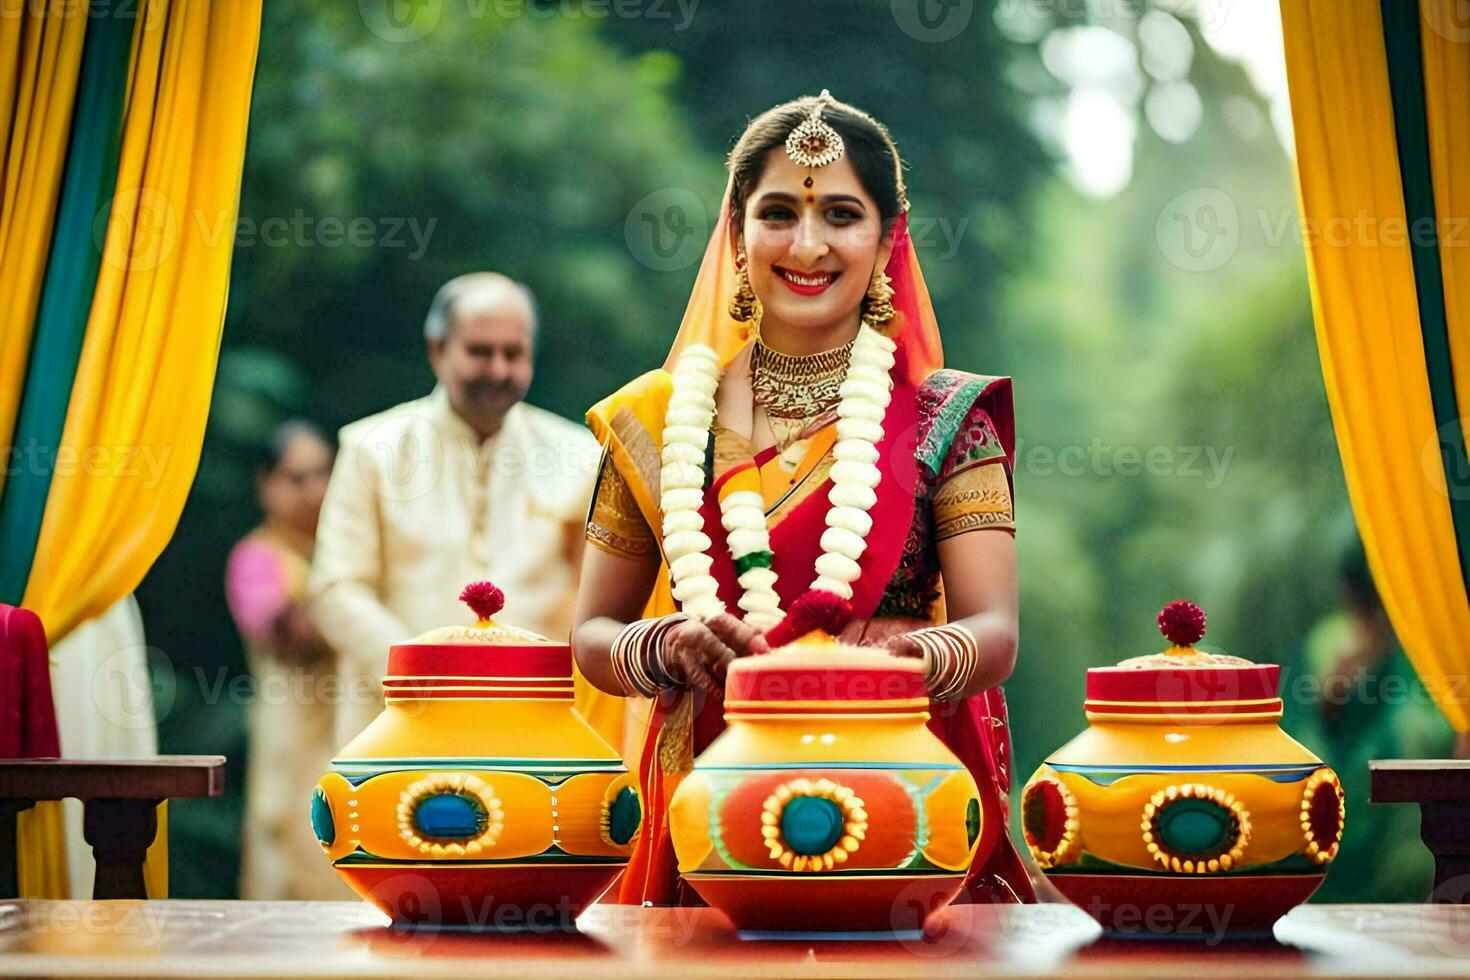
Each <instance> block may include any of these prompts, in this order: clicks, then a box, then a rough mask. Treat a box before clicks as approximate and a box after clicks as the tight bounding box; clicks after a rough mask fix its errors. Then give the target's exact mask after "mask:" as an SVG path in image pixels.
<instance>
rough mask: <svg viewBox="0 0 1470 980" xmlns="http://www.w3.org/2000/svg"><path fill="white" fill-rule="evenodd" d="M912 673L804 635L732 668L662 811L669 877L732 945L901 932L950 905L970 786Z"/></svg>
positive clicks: (962, 854) (959, 869) (960, 871)
mask: <svg viewBox="0 0 1470 980" xmlns="http://www.w3.org/2000/svg"><path fill="white" fill-rule="evenodd" d="M928 718H929V698H928V694H927V691H926V689H925V686H924V678H923V674H922V667H921V665H920V663H919V662H918V661H916V660H906V659H900V658H896V657H891V656H889V655H887V654H884V653H880V652H877V651H873V650H862V649H856V648H852V647H844V646H839V645H838V644H837V643H836V642H835V641H833V640H832V638H831V637H830V636H827V635H826V634H824V633H822V634H812V635H809V636H808V637H806V638H804V639H803V640H801V641H798V642H797V643H794V644H792V645H790V646H787V647H784V648H782V649H781V650H778V651H776V652H774V653H770V654H766V655H763V656H757V657H748V658H744V659H741V660H738V661H736V662H735V663H733V664H732V665H731V666H730V670H729V674H728V677H727V680H726V688H725V721H726V724H727V726H728V727H727V728H726V729H725V731H724V732H723V733H722V734H721V735H720V736H719V737H718V738H716V739H715V741H714V742H712V743H711V744H710V746H709V748H708V749H706V750H705V751H704V752H703V753H702V754H701V755H700V756H699V758H698V759H697V760H695V763H694V769H693V772H691V773H690V774H689V775H688V776H687V777H685V778H684V780H683V781H682V782H681V783H680V785H679V788H678V790H677V792H675V794H674V796H673V799H672V800H671V801H670V824H671V827H672V833H673V840H674V849H675V852H676V853H677V855H678V859H679V871H680V872H681V873H682V874H683V876H684V878H685V880H687V881H688V882H689V883H690V884H691V885H692V886H693V887H694V888H695V890H696V891H698V892H699V894H700V895H701V896H703V898H704V899H705V900H706V901H708V902H709V903H710V904H711V905H713V906H715V907H716V908H718V909H720V910H721V911H722V912H724V913H725V914H726V915H728V916H729V917H730V919H731V920H733V921H734V923H735V925H736V926H737V927H738V928H739V929H741V930H742V931H743V932H745V933H747V934H749V933H752V932H765V931H773V932H786V931H793V930H794V931H801V932H841V933H852V932H872V931H882V932H908V931H913V930H918V929H921V928H922V926H923V923H924V921H925V920H926V919H927V918H928V917H929V915H931V914H932V913H933V912H935V911H937V910H938V909H940V908H943V907H944V906H945V905H947V904H948V903H949V902H950V900H951V899H953V898H954V897H955V895H956V894H957V893H958V892H959V890H960V887H961V884H962V883H963V881H964V877H965V872H966V870H967V869H968V868H969V866H970V862H971V860H972V859H973V857H974V855H975V850H976V847H977V844H978V841H979V840H980V822H981V819H982V818H981V816H980V814H981V807H980V800H979V793H978V791H977V790H976V786H975V781H974V779H972V778H971V776H970V773H969V771H968V770H966V769H965V767H964V765H963V764H962V763H961V762H960V760H959V759H958V758H956V757H955V755H954V754H953V753H951V752H950V750H949V749H948V748H946V747H945V745H944V744H943V743H942V742H941V741H940V740H939V739H938V738H937V737H935V736H934V735H933V733H931V732H930V731H929V730H928V728H926V727H925V722H926V721H927V720H928Z"/></svg>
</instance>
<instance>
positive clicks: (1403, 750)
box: [1284, 534, 1454, 902]
mask: <svg viewBox="0 0 1470 980" xmlns="http://www.w3.org/2000/svg"><path fill="white" fill-rule="evenodd" d="M1337 578H1338V588H1339V595H1340V599H1339V601H1340V603H1341V605H1340V607H1339V608H1338V609H1336V610H1334V611H1332V612H1330V613H1328V614H1327V615H1326V616H1323V617H1322V618H1321V619H1320V620H1318V621H1317V623H1316V624H1315V625H1313V627H1312V629H1311V630H1310V631H1309V632H1308V634H1307V638H1306V640H1305V642H1304V650H1303V658H1302V666H1303V669H1304V671H1305V677H1299V678H1297V679H1295V680H1293V681H1291V682H1289V683H1287V684H1286V685H1284V687H1285V699H1286V704H1287V711H1288V717H1287V720H1286V722H1285V723H1284V724H1285V727H1286V730H1287V731H1289V732H1291V733H1292V734H1293V735H1296V736H1297V737H1298V738H1300V739H1301V740H1302V741H1303V742H1305V743H1306V744H1307V745H1308V746H1309V747H1310V748H1312V749H1313V750H1314V751H1316V752H1317V753H1318V754H1319V755H1321V756H1322V758H1323V759H1324V760H1326V762H1327V763H1328V764H1329V765H1331V766H1332V768H1333V769H1335V770H1337V774H1338V777H1339V779H1341V781H1342V788H1343V792H1344V794H1345V796H1346V800H1347V822H1346V827H1347V832H1346V833H1345V834H1344V835H1343V839H1342V844H1341V847H1340V849H1339V850H1338V854H1337V858H1336V860H1335V861H1334V862H1333V873H1332V874H1330V875H1328V876H1327V881H1326V883H1324V884H1323V886H1322V888H1321V889H1320V890H1319V891H1318V892H1317V894H1316V896H1315V899H1314V900H1315V901H1319V902H1342V901H1356V900H1361V896H1363V895H1371V896H1372V897H1373V900H1374V901H1379V902H1422V901H1424V900H1425V895H1426V894H1427V892H1428V890H1429V887H1430V882H1431V881H1432V880H1433V870H1434V860H1433V858H1432V857H1431V855H1430V853H1429V851H1428V850H1426V849H1425V847H1424V845H1423V844H1422V843H1420V840H1419V813H1418V808H1417V807H1410V806H1370V805H1369V804H1368V797H1369V791H1368V789H1369V788H1368V779H1369V774H1368V763H1369V761H1371V760H1373V759H1436V758H1446V757H1448V756H1449V755H1450V753H1451V750H1452V747H1453V741H1454V733H1453V731H1452V730H1451V728H1450V725H1449V722H1448V721H1446V720H1445V718H1444V716H1443V715H1442V714H1441V713H1440V711H1439V709H1438V708H1437V707H1435V705H1434V702H1433V700H1432V698H1431V697H1430V695H1429V692H1428V691H1427V690H1426V689H1425V687H1424V685H1423V684H1422V683H1420V681H1419V678H1418V675H1417V674H1416V673H1415V672H1414V667H1413V665H1412V664H1410V663H1409V658H1408V656H1407V655H1406V654H1405V653H1404V649H1403V647H1402V646H1401V645H1400V644H1399V642H1398V639H1397V637H1395V636H1394V632H1393V626H1392V625H1391V624H1390V623H1389V621H1388V613H1387V612H1385V610H1384V608H1383V603H1382V602H1381V601H1380V599H1379V597H1378V589H1377V588H1376V587H1375V586H1374V584H1373V576H1372V574H1371V573H1370V572H1369V570H1368V559H1367V556H1366V555H1365V554H1364V551H1363V546H1362V544H1361V543H1360V542H1359V541H1358V539H1357V536H1356V534H1354V535H1353V536H1352V539H1351V541H1350V542H1349V543H1347V544H1346V545H1344V546H1343V549H1342V557H1341V559H1340V560H1339V564H1338V570H1337Z"/></svg>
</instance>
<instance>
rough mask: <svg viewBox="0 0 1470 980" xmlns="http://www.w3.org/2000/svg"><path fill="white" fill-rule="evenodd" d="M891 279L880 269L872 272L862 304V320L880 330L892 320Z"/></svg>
mask: <svg viewBox="0 0 1470 980" xmlns="http://www.w3.org/2000/svg"><path fill="white" fill-rule="evenodd" d="M892 282H893V280H892V279H890V278H888V273H886V272H884V271H883V270H882V269H875V270H874V271H873V279H872V281H871V282H869V283H868V295H867V298H866V300H865V301H864V303H863V319H865V320H867V321H868V322H869V323H871V324H872V325H873V326H874V327H877V328H879V329H882V328H883V327H884V326H886V325H887V324H888V323H889V321H891V320H892V319H893V314H894V309H893V286H892V285H891V283H892Z"/></svg>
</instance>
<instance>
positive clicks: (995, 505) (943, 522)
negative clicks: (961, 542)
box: [933, 458, 1016, 541]
mask: <svg viewBox="0 0 1470 980" xmlns="http://www.w3.org/2000/svg"><path fill="white" fill-rule="evenodd" d="M933 509H934V537H935V540H937V541H943V540H944V539H945V538H952V537H954V536H955V535H956V534H964V533H965V532H966V531H976V530H980V529H982V528H999V529H1001V530H1003V531H1010V532H1011V533H1012V534H1014V533H1015V531H1016V513H1015V505H1014V503H1013V501H1012V498H1011V480H1010V476H1009V474H1007V473H1006V463H1005V460H1004V459H1003V458H998V459H993V460H988V461H986V462H984V463H981V464H978V465H973V466H967V467H964V468H963V469H960V470H958V471H957V472H955V473H952V474H950V475H949V476H948V477H946V478H945V480H944V481H943V482H942V483H940V484H939V489H938V490H937V491H936V492H935V494H934V503H933Z"/></svg>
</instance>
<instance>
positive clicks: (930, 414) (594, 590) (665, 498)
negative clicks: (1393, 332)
mask: <svg viewBox="0 0 1470 980" xmlns="http://www.w3.org/2000/svg"><path fill="white" fill-rule="evenodd" d="M729 171H730V179H729V184H728V185H727V188H726V192H725V200H724V204H723V206H722V208H721V217H720V221H719V223H718V226H717V227H716V229H715V233H714V235H713V236H712V238H711V240H710V243H709V246H708V248H707V249H706V252H705V256H704V261H703V264H702V265H701V267H700V271H699V277H698V280H697V281H696V283H695V286H694V292H693V294H692V295H691V297H690V300H689V306H688V308H687V310H686V311H685V314H684V320H683V323H682V325H681V326H680V329H679V334H678V336H677V337H676V338H675V340H674V345H673V349H672V350H671V352H670V354H669V359H668V361H667V363H666V365H665V369H663V370H658V371H652V372H650V373H648V374H645V375H643V376H642V377H640V378H637V379H636V380H634V381H632V382H631V383H629V384H628V385H626V386H624V387H623V388H622V389H620V390H619V391H617V392H616V393H615V394H613V395H611V396H609V397H608V398H606V399H604V400H603V401H601V402H599V403H598V404H597V405H595V406H594V407H593V408H592V409H591V410H590V411H589V412H588V416H587V418H588V422H589V424H590V425H591V426H592V429H593V431H594V432H595V433H596V434H597V436H598V438H599V439H600V440H601V442H602V444H603V446H604V447H605V452H604V456H603V462H602V466H601V471H600V474H599V477H598V486H597V492H596V497H595V500H594V503H593V508H592V513H591V517H590V520H589V522H588V527H587V537H588V539H589V540H590V541H591V542H592V543H593V544H594V545H595V546H596V547H595V548H593V549H589V551H588V554H587V558H586V564H585V566H584V568H583V574H582V589H581V593H580V595H579V598H578V608H577V615H576V624H577V625H576V627H575V629H574V632H573V637H572V642H573V647H574V650H575V654H576V658H577V664H578V666H579V667H580V669H581V671H582V673H583V674H584V675H585V676H586V678H587V679H588V680H590V681H591V682H592V683H593V684H594V685H595V686H596V687H598V688H600V689H601V690H602V691H606V692H608V693H609V694H613V695H619V696H627V697H629V698H630V699H632V698H646V699H649V700H648V701H647V702H641V703H644V704H646V705H648V706H649V708H650V710H649V714H648V724H647V733H646V736H645V738H644V739H643V742H642V744H643V749H642V760H641V769H640V779H641V788H642V799H643V805H644V810H645V814H644V829H643V832H642V833H641V834H640V835H639V838H638V843H637V846H636V849H635V851H634V854H633V858H632V861H631V862H630V864H629V867H628V871H627V873H626V874H625V875H624V877H623V880H622V886H621V892H620V900H621V901H623V902H629V903H644V902H650V903H653V904H659V905H665V904H698V901H697V898H695V897H694V895H693V893H692V890H687V889H686V886H684V885H683V884H682V883H681V882H680V880H679V877H678V873H677V869H676V863H675V859H674V853H673V846H672V842H671V840H670V836H669V829H668V826H667V806H668V799H669V797H670V796H671V795H672V793H673V791H674V789H675V788H676V787H677V786H678V782H679V780H680V779H681V778H682V777H683V776H684V774H685V773H687V772H688V771H689V768H690V766H691V765H692V760H693V757H694V756H695V755H697V754H698V753H699V752H700V751H702V750H703V749H704V748H705V746H707V745H708V744H709V742H710V741H711V740H713V738H714V737H715V736H716V735H717V734H719V732H720V730H721V729H722V727H723V721H722V714H721V700H720V699H721V693H722V688H723V682H724V676H725V668H726V667H727V665H728V664H729V663H730V661H731V660H732V659H733V658H735V657H741V656H746V655H749V654H756V653H761V652H764V651H765V650H766V649H767V648H768V643H767V638H766V636H765V634H766V632H767V631H769V630H771V629H772V628H773V627H776V626H777V625H778V624H779V623H781V621H782V619H783V617H784V616H785V615H786V613H787V612H789V611H790V610H791V609H792V608H793V605H795V604H796V603H797V601H798V599H801V597H802V596H803V595H805V594H809V593H813V592H816V593H825V594H829V595H827V596H826V599H827V600H829V601H828V604H829V605H830V604H832V603H838V604H841V605H843V606H844V610H845V611H849V612H850V613H851V619H850V620H849V621H848V622H847V624H846V626H845V628H843V630H842V633H841V637H840V638H841V639H842V640H843V641H845V642H848V643H857V644H862V645H870V646H878V647H885V648H887V649H888V650H889V651H890V652H892V653H894V654H896V655H899V656H904V657H919V658H922V659H923V660H924V663H925V667H926V672H927V679H928V685H929V692H930V697H931V699H932V700H933V702H934V704H933V705H932V708H933V717H932V720H931V721H930V727H931V728H932V729H933V730H934V731H935V733H936V734H937V735H938V736H939V737H940V738H941V739H943V740H944V742H945V743H946V744H947V745H948V746H949V747H950V748H951V749H952V750H953V751H954V752H955V753H956V754H957V755H958V756H959V757H960V758H961V759H962V760H963V761H964V763H965V765H966V766H967V767H968V768H969V769H970V771H971V773H972V774H973V775H974V777H975V780H976V782H977V783H978V784H979V786H980V788H981V797H982V801H983V806H984V808H985V814H984V820H983V823H982V827H983V831H982V833H983V834H984V835H985V836H986V837H988V838H991V839H990V840H982V841H981V842H980V846H979V848H978V850H977V852H976V853H977V854H979V855H988V857H987V858H986V859H985V861H984V863H983V865H982V866H976V867H972V868H971V869H970V872H969V874H968V876H967V877H966V881H965V892H964V894H965V895H966V896H967V897H968V899H969V900H970V901H981V902H984V901H1030V900H1033V893H1032V890H1031V886H1030V883H1029V880H1028V877H1027V874H1026V872H1025V870H1024V867H1023V865H1022V863H1021V860H1020V858H1019V856H1018V855H1017V852H1016V850H1015V849H1014V847H1013V846H1012V845H1011V843H1010V842H1009V839H1008V838H1007V836H1006V824H1007V820H1006V811H1007V799H1008V792H1009V788H1010V765H1011V759H1010V746H1009V735H1008V730H1007V723H1006V709H1005V699H1004V697H1003V695H1002V693H1001V690H1000V688H999V686H998V685H999V684H1000V683H1001V682H1002V681H1004V680H1005V679H1006V678H1007V677H1008V676H1009V675H1010V673H1011V669H1012V667H1013V666H1014V664H1015V657H1016V638H1017V586H1016V557H1015V540H1014V533H1015V524H1014V515H1013V506H1012V486H1013V485H1012V477H1011V467H1012V461H1013V453H1014V448H1013V447H1014V417H1013V412H1012V406H1011V389H1010V381H1009V379H1006V378H994V377H984V376H979V375H973V374H966V373H963V372H960V371H954V370H948V369H944V368H943V367H942V366H941V365H942V363H943V362H942V353H941V350H940V342H939V333H938V328H937V326H936V324H935V321H934V313H933V310H932V308H931V307H930V304H929V295H928V291H927V289H926V288H925V286H924V280H923V277H922V275H921V273H920V271H919V266H918V262H917V259H916V258H915V255H914V249H913V243H912V241H911V240H910V238H909V234H908V223H907V211H908V201H907V199H906V197H905V194H904V183H903V168H902V163H901V161H900V159H899V156H898V150H897V148H896V146H895V145H894V142H893V139H892V137H891V136H890V135H889V133H888V130H887V129H886V128H885V127H884V126H883V125H882V124H881V123H879V122H878V121H877V120H875V119H874V118H873V117H872V116H869V115H868V114H867V113H866V112H863V111H862V110H860V109H857V108H855V107H853V106H850V105H847V104H845V103H843V102H839V101H837V100H836V99H834V98H832V96H831V95H830V94H829V93H827V92H825V91H824V92H823V93H822V94H821V95H820V96H817V97H815V98H813V97H810V96H807V97H803V98H800V99H796V100H794V101H791V102H787V103H784V104H782V105H779V106H776V107H775V108H773V109H771V110H769V111H767V112H765V113H763V114H761V115H760V116H759V117H757V118H756V119H755V120H754V121H752V122H751V123H750V125H749V126H748V127H747V128H746V130H745V133H744V134H743V135H742V136H741V137H740V140H739V142H738V143H737V144H736V146H735V148H734V150H733V151H732V152H731V154H730V159H729ZM830 594H835V596H836V597H838V598H835V599H834V598H833V597H832V595H830ZM839 600H842V601H843V602H839ZM803 601H804V602H809V601H811V600H803ZM964 900H965V899H964V898H961V899H960V901H964Z"/></svg>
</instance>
